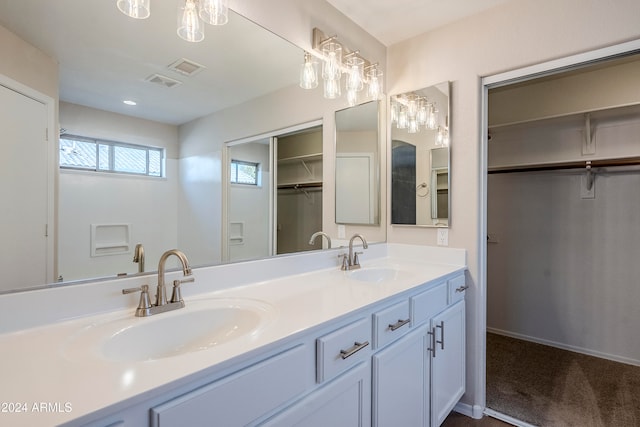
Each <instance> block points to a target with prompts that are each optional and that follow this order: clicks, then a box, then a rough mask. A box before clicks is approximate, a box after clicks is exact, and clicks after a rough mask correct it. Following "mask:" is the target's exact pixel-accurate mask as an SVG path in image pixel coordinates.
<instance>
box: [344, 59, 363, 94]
mask: <svg viewBox="0 0 640 427" xmlns="http://www.w3.org/2000/svg"><path fill="white" fill-rule="evenodd" d="M362 88H364V59H362V58H360V57H359V56H357V55H352V56H350V57H349V58H347V90H354V91H357V92H359V91H361V90H362Z"/></svg>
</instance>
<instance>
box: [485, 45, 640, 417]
mask: <svg viewBox="0 0 640 427" xmlns="http://www.w3.org/2000/svg"><path fill="white" fill-rule="evenodd" d="M634 52H640V39H638V40H633V41H629V42H625V43H620V44H617V45H613V46H608V47H605V48H602V49H595V50H592V51H589V52H585V53H580V54H577V55H571V56H567V57H565V58H560V59H555V60H553V61H547V62H543V63H541V64H536V65H532V66H528V67H524V68H519V69H516V70H512V71H508V72H504V73H500V74H494V75H491V76H485V77H482V78H481V84H480V91H481V99H480V101H481V104H480V105H481V110H482V111H481V123H480V167H479V172H478V173H479V174H480V176H479V185H480V189H479V198H478V205H479V215H478V221H479V222H480V223H479V226H478V288H477V293H478V299H477V306H476V308H477V317H476V319H474V320H475V323H476V325H477V327H476V329H475V333H476V334H477V336H476V343H477V345H478V348H479V350H480V356H479V362H480V363H479V366H478V371H477V373H476V377H475V384H474V391H475V396H476V397H475V399H476V402H475V404H476V405H481V406H483V407H486V397H487V396H486V351H487V341H486V321H487V301H486V294H487V243H486V236H487V171H488V168H487V160H488V154H487V153H488V138H487V134H488V132H489V126H488V124H489V121H488V118H489V117H488V99H489V88H495V87H500V86H506V85H508V84H511V83H516V82H522V81H526V80H530V79H533V78H536V77H541V76H543V75H549V74H555V73H559V72H561V71H566V70H569V69H571V68H574V67H577V66H581V65H586V64H590V63H595V62H598V61H601V60H604V59H611V58H614V57H618V56H624V55H626V54H631V53H634ZM486 411H487V409H485V413H486Z"/></svg>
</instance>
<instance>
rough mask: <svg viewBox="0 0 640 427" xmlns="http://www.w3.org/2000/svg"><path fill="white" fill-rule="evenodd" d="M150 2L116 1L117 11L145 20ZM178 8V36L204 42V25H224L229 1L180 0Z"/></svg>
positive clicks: (189, 40)
mask: <svg viewBox="0 0 640 427" xmlns="http://www.w3.org/2000/svg"><path fill="white" fill-rule="evenodd" d="M150 2H151V0H117V1H116V5H117V6H118V9H119V10H120V11H121V12H122V13H124V14H125V15H127V16H130V17H132V18H136V19H145V18H148V17H149V15H150ZM181 4H183V5H182V6H178V30H177V33H178V36H180V38H182V39H184V40H186V41H188V42H194V43H195V42H199V41H202V40H204V25H203V24H202V23H201V22H200V20H202V21H203V22H205V23H207V24H210V25H224V24H226V23H227V22H228V21H229V0H181Z"/></svg>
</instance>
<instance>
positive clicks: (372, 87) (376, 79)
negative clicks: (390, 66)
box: [367, 66, 382, 99]
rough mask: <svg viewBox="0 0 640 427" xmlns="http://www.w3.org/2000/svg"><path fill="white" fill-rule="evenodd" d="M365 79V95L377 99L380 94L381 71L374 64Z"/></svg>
mask: <svg viewBox="0 0 640 427" xmlns="http://www.w3.org/2000/svg"><path fill="white" fill-rule="evenodd" d="M367 79H368V80H369V85H368V87H367V95H368V96H369V97H370V98H371V99H379V98H380V96H381V95H382V71H380V70H378V67H375V66H374V67H373V68H371V69H370V70H369V72H368V73H367Z"/></svg>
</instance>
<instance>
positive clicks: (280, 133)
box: [225, 119, 322, 146]
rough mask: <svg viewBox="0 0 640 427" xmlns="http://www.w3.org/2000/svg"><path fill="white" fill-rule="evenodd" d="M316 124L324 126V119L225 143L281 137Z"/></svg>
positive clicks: (241, 142)
mask: <svg viewBox="0 0 640 427" xmlns="http://www.w3.org/2000/svg"><path fill="white" fill-rule="evenodd" d="M316 126H322V119H318V120H312V121H310V122H305V123H300V124H299V125H294V126H289V127H286V128H282V129H276V130H272V131H269V132H265V133H261V134H258V135H253V136H247V137H245V138H240V139H234V140H231V141H227V142H225V145H226V146H232V145H238V144H245V143H247V142H253V141H257V140H259V139H267V138H272V137H274V136H276V137H281V136H285V135H287V134H289V133H294V132H298V131H301V130H305V129H309V128H312V127H316Z"/></svg>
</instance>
